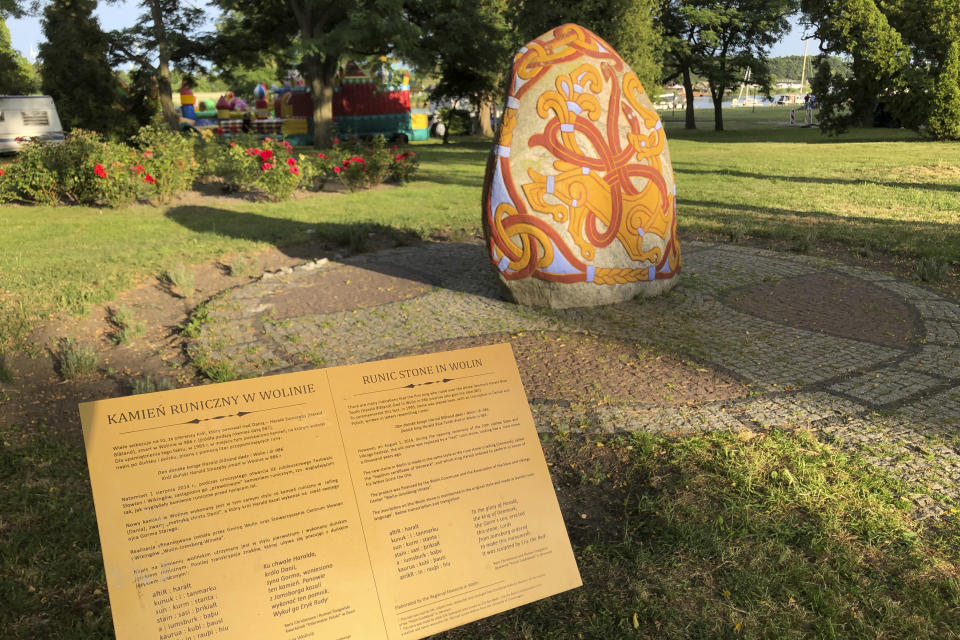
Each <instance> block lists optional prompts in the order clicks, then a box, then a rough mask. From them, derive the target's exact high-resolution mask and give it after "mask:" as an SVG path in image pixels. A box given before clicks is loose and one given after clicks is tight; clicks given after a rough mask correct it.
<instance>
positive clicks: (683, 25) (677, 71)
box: [659, 0, 797, 131]
mask: <svg viewBox="0 0 960 640" xmlns="http://www.w3.org/2000/svg"><path fill="white" fill-rule="evenodd" d="M796 9H797V0H719V1H707V0H665V1H664V2H663V3H662V5H661V13H660V18H659V21H660V24H661V25H662V27H663V29H664V33H665V34H666V35H667V45H666V47H665V49H666V51H667V59H668V69H669V70H670V71H669V77H674V78H675V77H677V76H679V77H681V78H682V80H683V85H684V90H685V92H686V98H687V112H686V127H687V128H688V129H694V128H696V123H695V121H694V115H693V99H694V95H693V83H692V79H691V75H692V73H697V74H699V75H701V76H703V77H704V78H706V79H707V82H708V83H709V85H710V95H711V98H712V99H713V114H714V128H715V129H716V130H717V131H722V130H723V106H722V104H723V94H724V93H725V92H726V90H727V88H729V87H732V86H734V85H735V84H736V83H737V81H738V80H739V78H740V77H742V75H743V74H744V71H745V70H747V69H749V70H750V72H751V77H752V81H753V82H754V83H756V84H759V85H760V86H761V87H762V88H763V90H764V91H765V92H766V93H767V94H768V95H769V93H770V84H771V77H770V72H769V68H768V66H767V52H768V51H769V50H770V47H772V46H773V44H774V43H776V42H777V41H778V40H779V39H780V37H781V36H782V35H783V34H784V33H786V31H787V30H788V29H789V27H790V25H789V23H788V21H787V18H788V16H790V15H791V14H792V13H794V12H795V11H796Z"/></svg>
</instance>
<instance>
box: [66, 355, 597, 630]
mask: <svg viewBox="0 0 960 640" xmlns="http://www.w3.org/2000/svg"><path fill="white" fill-rule="evenodd" d="M80 415H81V420H82V423H83V435H84V440H85V443H86V451H87V461H88V464H89V469H90V480H91V484H92V487H93V497H94V503H95V506H96V511H97V522H98V526H99V529H100V541H101V546H102V549H103V560H104V566H105V569H106V576H107V586H108V588H109V593H110V604H111V609H112V612H113V622H114V628H115V631H116V636H117V638H118V640H127V639H137V640H147V639H155V640H167V639H186V638H190V639H194V638H215V639H216V638H223V639H226V638H243V639H246V638H271V639H282V640H299V639H302V638H317V639H322V640H328V639H345V638H353V639H356V640H368V639H376V638H386V639H391V640H392V639H414V638H422V637H424V636H428V635H430V634H433V633H437V632H439V631H443V630H444V629H449V628H452V627H455V626H459V625H462V624H465V623H467V622H470V621H473V620H477V619H479V618H483V617H485V616H489V615H492V614H494V613H498V612H501V611H504V610H507V609H510V608H513V607H516V606H519V605H522V604H525V603H528V602H532V601H534V600H538V599H540V598H544V597H547V596H550V595H553V594H556V593H559V592H561V591H565V590H567V589H572V588H574V587H578V586H580V584H581V581H580V575H579V573H578V571H577V566H576V562H575V560H574V556H573V552H572V550H571V548H570V542H569V539H568V538H567V533H566V529H565V528H564V524H563V520H562V517H561V514H560V509H559V507H558V505H557V499H556V495H555V493H554V491H553V486H552V484H551V481H550V476H549V474H548V471H547V466H546V463H545V462H544V458H543V452H542V450H541V448H540V441H539V438H538V437H537V433H536V430H535V428H534V425H533V419H532V417H531V414H530V409H529V405H528V404H527V400H526V396H525V394H524V391H523V387H522V385H521V382H520V375H519V373H518V371H517V366H516V362H515V361H514V359H513V353H512V351H511V349H510V346H509V345H506V344H501V345H494V346H488V347H478V348H473V349H465V350H460V351H449V352H443V353H435V354H429V355H421V356H412V357H407V358H399V359H395V360H384V361H379V362H371V363H366V364H359V365H350V366H343V367H333V368H328V369H318V370H313V371H304V372H300V373H290V374H283V375H277V376H271V377H266V378H257V379H252V380H241V381H237V382H229V383H224V384H216V385H207V386H201V387H193V388H189V389H180V390H176V391H165V392H160V393H152V394H145V395H138V396H130V397H126V398H117V399H112V400H102V401H97V402H88V403H84V404H82V405H80Z"/></svg>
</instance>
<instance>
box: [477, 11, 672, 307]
mask: <svg viewBox="0 0 960 640" xmlns="http://www.w3.org/2000/svg"><path fill="white" fill-rule="evenodd" d="M676 224H677V220H676V187H675V186H674V180H673V168H672V167H671V165H670V151H669V149H668V147H667V139H666V135H665V133H664V130H663V125H662V124H661V122H660V118H659V117H658V116H657V113H656V111H655V110H654V108H653V105H652V104H651V103H650V100H649V98H647V95H646V92H645V91H644V89H643V86H642V85H641V84H640V81H639V79H637V76H636V75H635V74H634V73H633V71H632V70H631V69H630V66H629V65H628V64H627V63H626V62H624V61H623V59H622V58H621V57H620V56H619V55H618V54H617V52H616V51H614V50H613V48H612V47H611V46H610V45H609V44H607V43H606V42H605V41H603V40H602V39H601V38H599V37H598V36H597V35H596V34H594V33H592V32H591V31H589V30H588V29H584V28H583V27H581V26H578V25H575V24H565V25H562V26H559V27H557V28H555V29H553V30H551V31H548V32H547V33H545V34H543V35H542V36H540V37H539V38H536V39H535V40H533V41H531V42H529V43H527V45H526V46H524V47H522V48H521V49H520V51H519V52H518V53H517V55H516V56H515V57H514V63H513V71H512V75H511V79H510V84H509V87H508V97H507V102H506V105H505V106H504V110H503V120H502V122H501V125H500V130H499V132H498V135H497V139H496V140H495V142H494V145H493V149H492V151H491V155H490V160H489V162H488V164H487V173H486V178H485V181H484V192H483V227H484V235H485V238H486V243H487V250H488V252H489V257H490V261H491V263H492V265H493V267H494V268H495V270H496V272H497V274H498V276H499V278H500V282H501V283H502V284H503V285H504V287H505V288H506V290H507V293H508V295H509V296H510V297H511V298H513V299H514V300H515V301H516V302H518V303H520V304H524V305H530V306H545V307H553V308H557V309H563V308H567V307H585V306H595V305H602V304H611V303H614V302H621V301H623V300H628V299H630V298H632V297H634V296H636V295H637V294H645V295H657V294H659V293H662V292H663V291H666V290H667V289H669V288H670V287H672V286H673V285H674V284H675V283H676V281H677V277H678V276H679V274H680V244H679V242H678V240H677V227H676Z"/></svg>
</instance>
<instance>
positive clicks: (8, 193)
mask: <svg viewBox="0 0 960 640" xmlns="http://www.w3.org/2000/svg"><path fill="white" fill-rule="evenodd" d="M46 147H47V145H44V144H41V143H38V142H33V141H31V142H27V143H26V144H25V145H24V146H23V148H22V149H21V150H20V153H19V154H18V155H17V159H16V160H14V161H13V162H11V163H10V164H8V165H7V166H6V167H5V168H4V173H3V175H2V176H0V202H16V201H18V200H19V201H23V202H31V203H36V204H56V203H57V201H58V200H59V199H60V189H59V187H58V186H57V176H56V174H55V173H54V172H53V171H51V170H50V169H48V168H47V166H46V164H45V162H44V157H45V155H46Z"/></svg>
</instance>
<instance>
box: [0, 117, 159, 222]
mask: <svg viewBox="0 0 960 640" xmlns="http://www.w3.org/2000/svg"><path fill="white" fill-rule="evenodd" d="M3 179H4V182H3V184H2V185H0V199H2V200H8V201H9V200H23V201H25V202H31V203H36V204H57V203H58V202H61V201H68V202H74V203H76V204H84V205H90V206H109V207H117V206H121V205H124V204H128V203H130V202H132V201H134V200H136V199H138V198H145V197H150V196H151V195H152V193H153V191H154V190H153V188H152V187H151V184H152V182H153V180H154V179H153V177H152V176H151V175H150V173H149V171H148V170H147V169H145V167H144V165H143V164H141V161H140V156H139V154H138V153H137V152H136V151H135V150H133V149H131V148H130V147H128V146H126V145H124V144H120V143H116V142H109V141H106V140H104V139H103V138H102V137H101V136H100V134H98V133H96V132H93V131H83V130H81V129H74V130H73V131H72V132H71V133H70V134H69V135H68V136H67V137H66V139H65V140H64V141H63V143H61V144H44V143H36V142H30V143H28V144H27V145H26V147H25V148H24V149H23V151H21V153H20V154H19V155H18V156H17V158H16V160H14V162H12V163H11V164H10V165H9V166H8V169H7V173H6V175H4V176H3Z"/></svg>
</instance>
